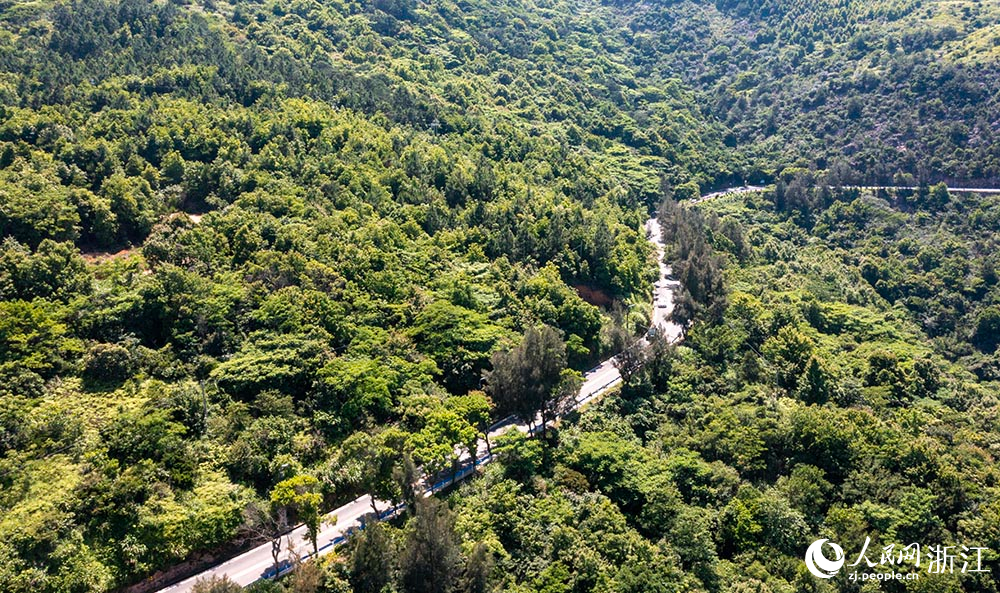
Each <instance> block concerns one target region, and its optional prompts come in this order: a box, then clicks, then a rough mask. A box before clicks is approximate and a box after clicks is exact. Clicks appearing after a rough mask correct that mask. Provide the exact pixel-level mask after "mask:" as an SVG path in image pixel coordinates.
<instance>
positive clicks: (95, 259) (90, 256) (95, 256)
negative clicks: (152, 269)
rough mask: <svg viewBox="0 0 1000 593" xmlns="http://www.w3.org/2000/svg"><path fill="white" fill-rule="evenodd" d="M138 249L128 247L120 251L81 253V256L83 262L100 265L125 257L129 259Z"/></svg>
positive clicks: (97, 250) (96, 250)
mask: <svg viewBox="0 0 1000 593" xmlns="http://www.w3.org/2000/svg"><path fill="white" fill-rule="evenodd" d="M137 249H138V247H127V248H125V249H120V250H118V251H102V250H99V249H95V250H89V251H81V252H80V256H81V257H82V258H83V261H85V262H87V263H88V264H99V263H101V262H106V261H110V260H113V259H120V258H123V257H128V256H130V255H132V254H133V253H135V252H136V250H137Z"/></svg>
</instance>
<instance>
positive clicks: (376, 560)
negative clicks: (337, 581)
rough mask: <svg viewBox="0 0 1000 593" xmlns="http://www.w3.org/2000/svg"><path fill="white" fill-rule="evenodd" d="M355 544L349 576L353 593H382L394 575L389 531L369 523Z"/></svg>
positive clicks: (394, 554)
mask: <svg viewBox="0 0 1000 593" xmlns="http://www.w3.org/2000/svg"><path fill="white" fill-rule="evenodd" d="M354 542H355V543H354V553H353V554H351V566H350V574H349V575H348V580H349V581H350V583H351V587H352V588H353V589H354V593H382V591H383V590H384V589H385V588H386V586H387V585H388V584H389V583H390V582H392V579H393V573H394V572H395V558H396V550H395V546H394V545H393V541H392V538H391V537H390V535H389V532H388V528H386V527H385V526H383V525H382V524H381V523H379V522H375V523H369V524H368V526H367V527H365V529H364V531H362V532H361V533H359V534H358V535H357V536H356V537H355V539H354Z"/></svg>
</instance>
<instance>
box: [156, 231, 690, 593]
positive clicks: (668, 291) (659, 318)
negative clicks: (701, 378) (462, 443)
mask: <svg viewBox="0 0 1000 593" xmlns="http://www.w3.org/2000/svg"><path fill="white" fill-rule="evenodd" d="M646 233H647V238H648V239H649V240H650V241H651V242H652V243H653V244H654V245H655V246H656V250H657V260H658V261H659V262H660V277H659V279H658V280H657V281H656V285H655V287H654V292H653V314H652V326H653V327H654V328H656V329H657V331H659V332H662V333H663V335H664V336H665V337H666V338H667V339H668V340H670V341H671V342H674V341H678V340H680V339H681V338H682V336H683V332H684V328H682V327H681V326H679V325H677V324H676V323H674V322H673V321H671V319H670V314H671V312H672V311H673V308H674V291H675V290H677V289H678V288H679V286H680V285H679V283H678V282H677V281H676V280H675V279H673V278H672V277H671V275H670V267H669V266H667V265H666V264H665V263H663V242H662V239H661V237H660V224H659V222H657V221H656V219H655V218H651V219H649V220H648V221H646ZM643 340H645V338H643ZM620 381H621V375H619V373H618V369H616V368H615V365H614V359H613V358H610V359H608V360H605V361H604V362H602V363H601V364H599V365H598V366H596V367H594V368H592V369H590V370H589V371H587V372H586V373H585V374H584V382H583V386H582V388H581V389H580V394H579V395H578V396H577V403H576V406H575V407H580V406H582V405H584V404H586V403H587V402H590V401H592V400H594V399H595V398H597V397H599V396H600V395H601V394H603V393H604V392H606V391H607V390H608V389H610V388H611V387H613V386H615V385H616V384H618V383H619V382H620ZM536 424H537V423H536ZM512 429H515V430H521V431H524V432H527V431H528V427H527V426H526V425H524V424H521V423H518V422H515V421H513V420H511V419H507V420H505V421H501V422H498V423H497V424H495V425H494V426H493V427H491V428H490V430H489V436H490V439H491V440H492V439H493V438H495V437H497V436H499V435H500V434H502V433H503V432H505V431H507V430H512ZM489 461H490V459H489V456H488V455H487V454H486V451H485V443H484V444H483V445H482V448H481V450H480V451H479V452H478V455H477V461H476V465H481V464H483V463H487V462H489ZM466 463H468V462H467V460H466ZM474 471H475V467H474V466H472V465H471V464H469V467H466V468H465V469H463V471H462V472H461V473H460V475H459V479H461V478H464V477H465V476H467V475H469V474H471V473H473V472H474ZM447 485H449V483H438V484H435V485H433V486H432V487H431V488H429V489H428V490H427V491H426V492H425V494H424V495H425V496H427V495H430V494H431V493H433V492H434V491H436V490H439V489H441V488H442V487H446V486H447ZM375 505H376V507H377V508H378V510H379V514H380V515H383V516H385V515H387V514H390V513H391V512H393V509H391V506H392V505H391V504H390V503H388V502H384V501H376V503H375ZM374 514H375V513H374V510H373V509H372V504H371V499H370V498H369V497H368V496H363V497H360V498H358V499H356V500H353V501H351V502H349V503H347V504H345V505H344V506H342V507H340V508H337V509H334V510H333V511H331V512H330V513H328V514H327V515H326V522H325V523H324V525H323V527H322V529H321V530H320V533H319V537H318V538H317V543H318V546H319V548H320V549H319V554H320V555H323V554H326V553H329V552H330V551H332V550H333V549H334V547H335V546H336V545H337V544H339V543H341V542H343V541H344V538H345V537H347V535H348V534H349V533H350V532H351V531H353V530H355V529H358V528H360V527H361V525H362V522H363V521H370V520H372V519H373V518H374ZM311 553H312V544H311V543H310V542H309V541H308V539H306V536H305V527H302V526H300V527H298V528H296V529H294V530H293V531H291V532H290V533H289V534H288V535H287V537H286V538H283V539H282V549H281V553H280V555H279V556H278V558H279V562H281V563H282V566H283V567H285V566H290V559H291V558H293V557H294V556H293V554H295V555H298V556H299V557H300V558H305V557H307V556H309V555H310V554H311ZM273 568H274V560H273V558H272V556H271V543H270V542H267V543H264V544H262V545H260V546H258V547H256V548H253V549H251V550H248V551H246V552H244V553H242V554H240V555H239V556H236V557H235V558H231V559H230V560H227V561H225V562H223V563H222V564H219V565H217V566H214V567H212V568H209V569H207V570H205V571H203V572H201V573H199V574H197V575H195V576H193V577H191V578H189V579H186V580H184V581H181V582H179V583H177V584H175V585H171V586H169V587H166V588H164V589H161V590H160V591H161V592H169V593H187V592H188V591H190V590H191V588H192V587H193V586H194V584H195V582H197V581H198V580H200V579H210V578H212V577H213V576H215V577H220V578H221V577H222V576H228V577H229V578H230V579H231V580H233V581H235V582H236V583H239V584H240V585H243V586H246V585H249V584H251V583H253V582H255V581H257V580H260V579H261V578H265V575H267V576H270V573H271V572H273ZM282 570H283V571H284V570H285V568H282Z"/></svg>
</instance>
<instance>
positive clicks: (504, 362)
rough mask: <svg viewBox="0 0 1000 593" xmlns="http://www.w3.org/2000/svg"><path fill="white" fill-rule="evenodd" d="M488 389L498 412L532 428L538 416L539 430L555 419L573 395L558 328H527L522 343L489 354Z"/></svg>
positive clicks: (564, 347) (564, 349) (564, 345)
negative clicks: (512, 416) (490, 369)
mask: <svg viewBox="0 0 1000 593" xmlns="http://www.w3.org/2000/svg"><path fill="white" fill-rule="evenodd" d="M491 360H492V362H493V370H492V371H490V373H489V374H488V375H487V389H488V391H489V394H490V396H491V397H492V398H493V401H494V402H496V405H497V411H498V412H499V414H500V415H501V416H502V415H505V414H513V415H514V416H516V417H517V418H519V419H520V420H522V421H523V422H526V423H527V424H528V425H529V426H531V427H534V425H535V423H536V421H537V420H538V418H539V416H541V422H542V429H543V431H544V430H546V427H547V424H548V422H549V421H550V420H553V419H555V417H556V416H557V415H558V413H559V412H560V411H562V409H563V408H564V407H565V404H566V403H567V401H568V399H569V398H571V397H572V396H575V393H573V392H572V389H571V388H572V383H571V381H570V382H568V381H569V380H570V378H569V377H568V376H567V375H565V374H564V373H563V371H564V370H566V344H565V343H564V342H563V341H562V338H561V337H560V335H559V332H558V330H556V329H553V328H551V327H549V326H542V327H541V328H535V327H530V328H528V331H526V332H525V334H524V337H523V338H522V339H521V343H520V344H518V345H517V346H516V347H514V348H513V349H511V350H508V351H506V352H497V353H495V354H494V355H493V357H492V359H491Z"/></svg>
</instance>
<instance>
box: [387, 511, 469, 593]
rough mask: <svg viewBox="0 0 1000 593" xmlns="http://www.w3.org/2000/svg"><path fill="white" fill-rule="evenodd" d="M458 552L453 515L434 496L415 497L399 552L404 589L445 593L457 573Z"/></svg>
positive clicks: (406, 591)
mask: <svg viewBox="0 0 1000 593" xmlns="http://www.w3.org/2000/svg"><path fill="white" fill-rule="evenodd" d="M460 565H461V556H460V554H459V548H458V541H457V539H456V536H455V516H454V514H453V513H452V512H451V509H449V508H448V507H447V506H446V505H445V504H443V503H442V502H440V501H439V500H438V499H436V498H434V497H429V498H422V499H420V500H418V501H417V508H416V516H415V517H414V519H413V521H411V522H410V526H409V533H408V534H407V538H406V544H405V549H404V550H403V553H402V554H401V555H400V572H401V575H400V576H401V584H402V591H403V592H404V593H449V592H451V591H454V590H455V588H456V584H457V581H458V577H459V570H460Z"/></svg>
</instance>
